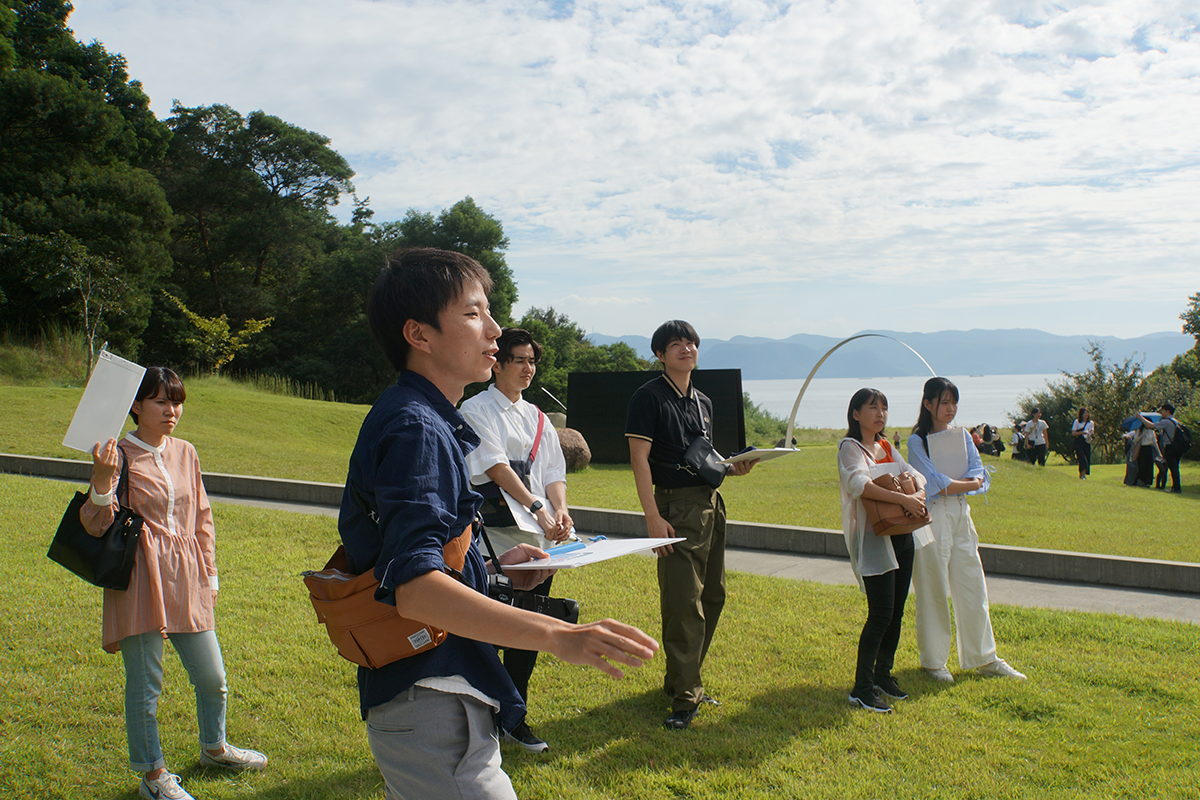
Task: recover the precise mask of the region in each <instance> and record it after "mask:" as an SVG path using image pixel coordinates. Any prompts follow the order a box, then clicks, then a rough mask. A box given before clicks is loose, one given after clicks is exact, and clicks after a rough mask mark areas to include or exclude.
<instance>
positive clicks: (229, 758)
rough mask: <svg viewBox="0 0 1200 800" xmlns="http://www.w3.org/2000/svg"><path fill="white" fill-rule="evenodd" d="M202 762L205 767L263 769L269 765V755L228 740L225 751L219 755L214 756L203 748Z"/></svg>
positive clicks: (201, 752) (201, 753)
mask: <svg viewBox="0 0 1200 800" xmlns="http://www.w3.org/2000/svg"><path fill="white" fill-rule="evenodd" d="M200 764H201V765H202V766H205V767H224V768H225V769H238V770H241V769H262V768H263V767H265V766H266V765H267V757H266V756H265V755H263V754H262V753H260V752H258V751H257V750H243V749H242V748H240V747H234V746H233V745H231V744H229V743H228V742H226V743H225V752H223V753H221V755H219V756H214V755H213V754H212V753H210V752H208V751H207V750H203V749H202V750H201V751H200Z"/></svg>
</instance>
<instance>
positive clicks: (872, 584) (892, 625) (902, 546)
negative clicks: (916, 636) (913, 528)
mask: <svg viewBox="0 0 1200 800" xmlns="http://www.w3.org/2000/svg"><path fill="white" fill-rule="evenodd" d="M867 535H868V536H874V535H875V534H873V533H871V532H870V531H868V532H867ZM888 538H889V539H891V540H892V552H894V553H895V554H896V561H897V562H898V563H899V564H900V567H899V569H894V570H892V571H891V572H885V573H883V574H882V575H864V576H863V585H864V586H865V587H866V590H867V622H866V624H864V625H863V629H862V635H861V636H859V637H858V667H857V669H856V670H855V672H854V690H855V691H865V690H866V689H868V688H870V687H871V686H873V685H875V682H876V680H882V679H883V678H886V677H887V676H889V675H891V674H892V666H893V664H894V663H895V661H896V647H897V646H899V644H900V625H901V623H902V622H903V620H904V601H906V600H907V599H908V587H909V585H910V584H911V583H912V571H913V540H912V534H911V533H906V534H904V535H903V536H889V537H888Z"/></svg>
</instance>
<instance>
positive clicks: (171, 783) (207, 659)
mask: <svg viewBox="0 0 1200 800" xmlns="http://www.w3.org/2000/svg"><path fill="white" fill-rule="evenodd" d="M186 397H187V394H186V392H185V391H184V388H183V382H182V381H181V380H179V376H178V375H176V374H175V373H174V372H172V371H171V370H169V369H167V368H165V367H150V368H149V369H147V370H146V374H145V376H144V377H143V378H142V384H141V386H140V387H139V388H138V391H137V394H136V395H135V399H134V402H133V407H132V408H131V409H130V411H129V415H130V416H131V417H133V421H134V422H136V423H137V428H136V430H133V431H131V432H129V433H128V434H126V435H125V438H124V439H122V440H121V441H120V442H118V441H117V440H116V439H109V440H108V441H107V442H101V443H98V444H97V445H96V446H95V448H93V450H92V483H91V498H90V499H89V501H88V502H86V503H84V504H83V507H82V509H81V510H80V512H79V516H80V520H81V521H82V522H83V526H84V527H85V528H86V529H87V531H88V532H89V533H91V534H93V535H99V534H100V533H101V532H103V531H104V530H105V529H107V528H108V526H109V525H111V524H112V521H113V517H114V515H115V513H116V512H117V510H118V503H119V502H120V501H121V500H123V501H124V502H125V504H126V505H127V506H128V507H129V508H131V509H132V510H133V511H135V512H136V513H138V514H139V515H141V516H142V517H143V518H144V519H145V525H144V527H143V529H142V537H141V541H140V543H139V545H138V551H137V555H136V557H135V561H134V566H133V575H132V576H131V578H130V581H129V588H128V589H126V590H124V591H118V590H115V589H105V590H104V624H103V646H104V649H105V650H106V651H108V652H110V653H115V652H117V651H120V653H121V657H122V660H123V661H124V663H125V730H126V734H127V736H128V740H129V761H130V766H131V767H132V768H133V769H134V770H135V771H137V772H141V773H143V775H142V783H141V786H140V787H139V788H138V792H139V794H140V795H141V796H142V797H144V798H156V799H157V798H167V799H169V800H189V798H191V795H190V794H188V793H187V791H185V790H184V789H183V787H182V786H180V785H179V776H177V775H173V774H172V773H171V772H169V771H168V770H167V769H166V761H165V759H164V758H163V752H162V746H161V745H160V743H159V738H158V717H157V709H158V697H159V693H160V692H161V691H162V677H163V668H162V657H163V639H170V640H171V644H172V645H173V646H174V647H175V650H176V652H178V653H179V658H180V661H181V662H182V663H183V666H184V669H186V670H187V673H188V678H189V679H190V680H191V682H192V685H193V686H194V687H195V689H196V717H197V722H198V723H199V729H200V731H199V732H200V763H201V764H202V765H204V766H215V767H224V768H226V769H234V770H244V769H262V768H263V767H264V766H266V763H267V757H266V756H264V755H263V754H262V753H259V752H256V751H254V750H243V749H241V748H238V747H234V746H233V745H230V744H227V743H226V742H225V710H226V694H227V692H226V686H225V667H224V664H223V661H222V659H221V647H220V645H219V644H218V642H217V636H216V632H215V630H214V629H215V627H216V622H215V619H214V616H213V606H214V605H215V603H216V597H217V588H218V584H217V567H216V561H215V550H214V543H215V540H214V535H215V534H214V528H213V518H212V509H211V508H210V506H209V503H208V495H207V494H206V493H205V491H204V484H203V483H202V482H201V478H200V462H199V460H198V459H197V458H196V450H195V448H193V447H192V446H191V445H190V444H189V443H187V442H185V441H183V440H182V439H176V438H174V437H173V436H171V433H173V432H174V430H175V426H176V425H177V424H178V423H179V417H180V415H181V414H182V413H183V401H184V399H185V398H186ZM122 462H124V463H125V464H126V465H127V466H128V475H129V477H128V481H127V484H126V485H125V486H124V487H123V488H122V489H121V492H122V495H123V497H122V498H120V499H118V497H117V496H116V490H117V488H118V487H117V483H118V479H119V477H120V473H121V464H122Z"/></svg>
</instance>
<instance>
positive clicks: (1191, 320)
mask: <svg viewBox="0 0 1200 800" xmlns="http://www.w3.org/2000/svg"><path fill="white" fill-rule="evenodd" d="M1179 318H1180V319H1181V320H1183V332H1184V333H1190V334H1191V335H1192V336H1194V337H1196V347H1195V348H1194V349H1196V350H1200V292H1197V293H1196V294H1194V295H1192V296H1191V297H1189V298H1188V307H1187V308H1186V309H1185V310H1184V312H1183V313H1182V314H1180V315H1179Z"/></svg>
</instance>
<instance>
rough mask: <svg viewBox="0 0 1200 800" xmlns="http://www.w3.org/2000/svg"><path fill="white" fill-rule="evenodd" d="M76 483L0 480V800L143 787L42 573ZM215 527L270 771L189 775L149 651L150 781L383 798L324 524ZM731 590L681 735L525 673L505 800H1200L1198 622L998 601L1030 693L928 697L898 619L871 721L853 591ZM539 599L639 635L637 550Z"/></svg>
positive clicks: (251, 710)
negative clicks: (310, 598)
mask: <svg viewBox="0 0 1200 800" xmlns="http://www.w3.org/2000/svg"><path fill="white" fill-rule="evenodd" d="M764 474H765V471H764ZM75 488H76V487H74V486H72V485H70V484H67V483H61V482H54V481H46V480H39V479H34V478H27V477H20V476H0V504H2V506H3V508H4V509H5V513H4V514H3V516H2V517H0V547H3V549H4V552H5V553H6V559H5V565H6V567H7V569H6V579H5V580H4V581H2V582H0V603H2V607H3V608H4V613H3V615H2V616H0V641H2V642H3V647H2V648H0V672H2V674H3V675H4V676H5V678H4V681H3V684H2V688H0V703H3V709H4V711H3V713H2V714H0V787H3V788H2V789H0V796H2V797H4V798H6V800H8V799H9V798H11V799H12V800H18V799H19V800H25V798H72V799H73V798H105V799H109V798H111V799H112V800H116V798H122V799H124V798H130V797H133V796H134V794H135V792H136V785H137V782H136V779H135V777H134V776H133V774H132V773H131V772H129V770H128V769H127V766H126V763H127V762H126V759H127V753H126V745H125V737H124V722H123V716H122V689H121V687H122V681H123V670H122V667H121V664H120V656H119V655H108V654H106V653H104V652H103V651H102V650H101V649H100V606H101V602H100V590H97V589H93V588H91V587H88V586H87V585H85V584H83V583H82V582H81V581H79V580H77V579H76V578H74V577H73V576H71V575H69V574H68V573H66V572H65V571H64V570H62V569H61V568H60V567H58V566H57V565H56V564H53V563H51V562H50V561H48V560H47V559H46V558H45V549H46V546H47V544H48V542H49V539H50V537H51V535H52V532H53V530H54V527H55V526H56V525H57V522H58V520H59V518H60V517H61V514H62V510H63V508H64V507H65V506H66V503H67V501H68V499H69V497H70V495H71V493H72V491H73V490H74V489H75ZM18 509H19V511H18ZM214 511H215V516H216V522H217V530H218V549H217V557H218V564H219V566H220V570H221V587H222V588H221V594H220V598H219V600H218V606H217V619H218V626H217V630H218V635H219V636H220V638H221V642H222V647H223V650H224V656H225V664H226V669H227V672H228V675H229V688H230V704H229V723H228V728H229V736H230V741H232V742H234V743H235V744H240V745H243V746H252V747H256V748H260V749H262V750H263V751H265V752H266V753H267V754H268V755H269V756H270V759H271V762H270V764H269V766H268V767H267V769H266V771H264V772H262V773H256V774H247V775H231V774H227V773H224V772H217V771H209V770H203V769H200V768H199V767H198V766H197V764H196V754H197V749H198V745H197V743H196V729H195V721H194V696H193V694H192V692H191V690H190V687H189V686H188V684H187V680H186V677H185V675H184V672H183V669H182V667H181V666H180V664H179V662H178V659H177V658H176V657H175V656H174V655H172V654H170V653H171V651H170V648H169V647H168V653H169V654H168V656H167V659H166V672H167V677H166V685H165V688H164V693H163V698H162V703H161V705H160V709H159V718H160V722H161V730H162V735H163V745H164V750H165V753H166V758H167V760H168V764H169V766H170V767H171V768H172V769H173V770H175V771H177V772H179V773H180V774H181V775H182V776H183V780H184V785H185V787H187V788H188V789H189V790H190V791H191V792H192V793H193V794H195V795H196V797H198V798H202V799H207V800H224V799H226V798H250V797H255V798H269V799H270V800H284V799H285V798H300V799H307V798H329V799H330V800H333V799H334V798H338V799H341V798H381V797H382V796H383V789H382V785H381V782H380V778H379V775H378V772H377V770H376V769H375V767H374V764H373V761H372V759H371V755H370V752H369V749H368V747H367V743H366V735H365V730H364V726H363V723H362V722H361V720H360V718H359V713H358V708H357V690H356V687H355V680H354V668H353V667H352V665H350V664H349V663H348V662H345V661H342V660H341V659H339V658H338V657H337V656H336V655H335V654H334V652H333V650H332V647H331V646H330V645H329V643H328V641H327V639H326V638H325V636H324V633H323V630H322V628H321V627H320V626H318V625H317V624H316V622H315V618H314V615H313V612H312V609H311V607H310V606H309V604H308V602H307V599H306V596H305V591H304V589H303V584H302V583H301V581H300V577H299V574H300V572H301V571H302V570H303V569H306V568H312V567H319V566H321V565H322V564H323V563H324V560H325V558H326V557H327V556H328V554H329V553H330V551H331V550H332V549H333V547H334V545H335V543H336V540H337V536H336V531H335V527H334V522H333V520H332V519H330V518H325V517H315V516H306V515H301V514H294V513H288V512H281V511H272V510H263V509H254V508H248V507H245V506H237V505H230V504H223V503H218V504H217V505H216V506H215V509H214ZM728 584H729V603H728V606H727V608H726V611H725V614H724V616H723V617H722V619H721V625H720V628H719V630H718V633H717V637H716V640H715V642H714V645H713V647H712V650H711V651H710V653H709V658H708V661H707V663H706V667H705V674H706V685H707V688H708V690H709V691H710V692H711V693H712V694H713V695H714V696H716V697H718V698H720V699H721V700H722V702H723V703H724V705H723V706H721V707H720V708H710V707H705V709H704V711H703V712H702V714H701V715H700V717H699V718H698V719H697V721H696V722H695V723H694V724H693V727H692V729H691V730H689V731H687V732H685V733H675V732H670V731H666V730H663V729H662V728H661V721H662V718H663V717H664V716H665V714H666V713H667V706H668V704H667V698H666V697H665V695H663V694H662V692H661V685H662V674H663V673H662V669H663V661H662V658H661V656H659V657H657V658H655V659H654V660H653V661H652V662H651V663H650V664H648V665H647V666H646V667H644V668H642V669H640V670H632V671H630V672H629V674H628V677H627V678H626V679H625V680H623V681H613V680H611V679H609V678H607V677H605V676H603V675H602V674H600V673H598V672H595V671H593V670H588V669H584V668H580V667H576V666H572V665H569V664H565V663H563V662H560V661H559V660H558V659H556V658H554V657H552V656H546V655H543V656H542V657H541V659H540V660H539V665H538V668H537V670H536V671H535V673H534V677H533V684H532V697H533V703H532V709H531V716H530V720H531V723H532V724H533V725H534V726H535V729H536V730H537V731H538V732H539V733H540V734H541V735H543V736H544V737H545V738H546V739H547V740H548V741H550V742H551V744H552V748H553V749H552V750H551V751H550V753H549V754H547V755H542V756H534V755H530V754H527V753H525V752H523V751H520V750H514V749H510V748H507V747H506V748H505V753H504V755H505V758H504V762H505V769H506V770H507V771H508V773H509V774H510V775H511V776H512V779H513V783H514V785H515V786H516V789H517V794H518V796H519V797H521V798H525V799H526V800H560V799H561V798H572V799H574V798H580V799H582V800H602V799H604V798H634V799H635V800H640V799H641V798H645V799H646V800H658V798H664V797H672V798H693V799H694V800H707V799H708V798H762V799H763V800H778V798H879V797H895V798H1016V797H1019V798H1059V797H1062V798H1068V797H1081V796H1086V797H1105V798H1108V797H1128V798H1197V797H1200V790H1198V789H1197V781H1196V777H1195V767H1196V752H1197V751H1196V742H1197V741H1198V740H1200V714H1196V713H1195V709H1196V708H1197V707H1198V706H1200V685H1198V683H1197V678H1196V670H1195V666H1196V654H1197V652H1200V627H1198V626H1196V625H1189V624H1185V623H1173V622H1164V621H1154V620H1142V619H1134V618H1126V617H1118V616H1110V615H1099V614H1084V613H1067V612H1058V611H1043V610H1032V609H1017V608H1010V607H1006V606H998V607H994V608H993V609H992V620H993V623H994V625H995V630H996V638H997V640H998V641H999V643H1000V648H1001V653H1002V655H1003V656H1004V657H1005V658H1007V659H1008V660H1009V661H1010V662H1011V663H1013V664H1014V665H1016V666H1017V667H1018V668H1020V669H1021V670H1023V671H1025V672H1026V673H1028V674H1029V676H1030V679H1029V680H1028V681H1026V682H1023V683H1017V682H1011V681H1005V680H998V679H991V680H989V679H982V678H978V677H976V676H975V675H973V674H969V673H962V672H959V673H958V681H957V683H955V684H953V685H952V686H946V685H943V684H935V683H933V682H932V681H929V680H927V679H925V678H924V677H922V676H921V675H919V674H918V669H917V656H916V651H915V645H914V642H913V638H912V619H911V606H910V612H909V618H908V619H906V623H905V624H906V629H905V633H904V636H903V638H902V641H901V647H900V651H899V654H898V657H897V674H898V677H899V680H900V682H901V684H902V685H903V686H904V687H905V688H906V689H907V690H908V691H909V692H910V693H911V697H910V699H908V700H906V701H901V702H898V703H897V704H896V705H897V712H896V713H895V714H892V715H890V716H887V717H884V716H880V715H874V714H868V713H866V712H863V711H855V710H853V709H852V708H851V707H850V705H849V704H848V702H847V700H846V695H847V692H848V690H849V687H850V683H851V677H852V672H853V659H854V653H855V646H856V642H857V637H858V632H859V629H860V627H861V624H862V620H863V617H864V615H865V603H864V601H863V599H862V597H861V595H860V594H859V593H858V591H857V590H856V589H855V588H854V587H838V586H825V585H819V584H813V583H806V582H796V581H787V580H782V579H774V578H766V577H761V576H753V575H745V574H739V573H731V574H730V575H729V578H728ZM555 589H556V594H561V595H562V596H569V597H575V598H577V599H579V600H580V602H581V606H582V610H583V618H584V620H585V621H587V620H590V619H597V618H601V617H606V616H611V617H616V618H618V619H622V620H624V621H627V622H630V623H633V624H636V625H638V626H640V627H642V628H643V629H645V630H647V631H649V632H651V633H656V632H657V629H658V602H657V588H656V583H655V578H654V568H653V562H652V560H651V559H649V558H643V557H630V558H625V559H619V560H616V561H612V562H608V563H605V564H600V565H596V566H593V567H589V568H587V569H583V570H573V571H566V572H563V573H560V575H559V577H558V578H557V579H556V581H555ZM952 668H953V664H952Z"/></svg>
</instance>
